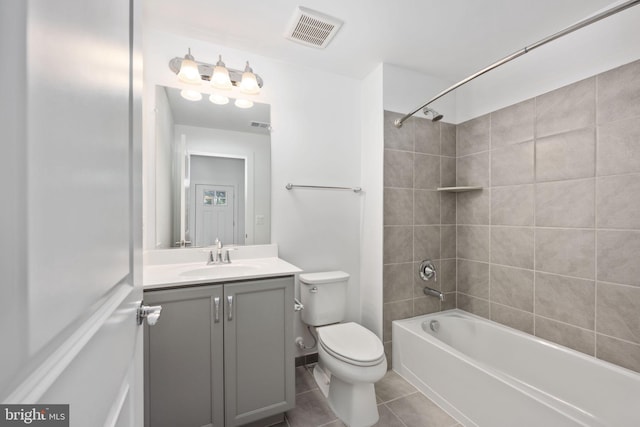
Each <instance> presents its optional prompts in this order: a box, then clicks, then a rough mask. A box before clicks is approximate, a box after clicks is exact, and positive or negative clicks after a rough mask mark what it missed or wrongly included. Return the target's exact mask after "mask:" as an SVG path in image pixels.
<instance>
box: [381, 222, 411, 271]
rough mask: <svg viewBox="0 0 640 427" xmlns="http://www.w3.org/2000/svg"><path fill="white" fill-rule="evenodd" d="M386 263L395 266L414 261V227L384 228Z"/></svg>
mask: <svg viewBox="0 0 640 427" xmlns="http://www.w3.org/2000/svg"><path fill="white" fill-rule="evenodd" d="M383 246H384V248H383V252H384V263H385V264H393V263H400V262H412V261H413V227H412V226H385V227H384V243H383Z"/></svg>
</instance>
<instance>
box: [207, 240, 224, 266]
mask: <svg viewBox="0 0 640 427" xmlns="http://www.w3.org/2000/svg"><path fill="white" fill-rule="evenodd" d="M215 245H216V253H215V254H214V253H213V251H209V257H208V258H207V265H213V264H222V262H223V261H222V242H221V241H220V240H219V239H216V241H215Z"/></svg>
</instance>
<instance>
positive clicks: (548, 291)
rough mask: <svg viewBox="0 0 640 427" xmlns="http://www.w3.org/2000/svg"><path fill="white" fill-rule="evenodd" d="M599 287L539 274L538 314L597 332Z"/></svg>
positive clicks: (537, 276)
mask: <svg viewBox="0 0 640 427" xmlns="http://www.w3.org/2000/svg"><path fill="white" fill-rule="evenodd" d="M595 303H596V285H595V282H594V281H593V280H583V279H574V278H571V277H566V276H556V275H555V274H547V273H536V286H535V307H536V314H538V315H540V316H544V317H548V318H551V319H555V320H559V321H561V322H565V323H570V324H572V325H575V326H579V327H581V328H585V329H594V328H595V326H594V322H595Z"/></svg>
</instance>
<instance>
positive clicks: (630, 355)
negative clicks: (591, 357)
mask: <svg viewBox="0 0 640 427" xmlns="http://www.w3.org/2000/svg"><path fill="white" fill-rule="evenodd" d="M596 343H597V346H596V351H597V356H598V358H599V359H602V360H606V361H608V362H611V363H615V364H616V365H620V366H623V367H625V368H627V369H631V370H633V371H636V372H640V345H637V344H632V343H629V342H626V341H620V340H617V339H615V338H610V337H607V336H604V335H600V334H598V335H597V341H596Z"/></svg>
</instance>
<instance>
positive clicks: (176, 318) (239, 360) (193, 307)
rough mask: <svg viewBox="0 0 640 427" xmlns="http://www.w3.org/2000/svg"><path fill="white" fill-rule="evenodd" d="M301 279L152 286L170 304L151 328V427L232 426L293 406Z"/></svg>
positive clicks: (151, 299)
mask: <svg viewBox="0 0 640 427" xmlns="http://www.w3.org/2000/svg"><path fill="white" fill-rule="evenodd" d="M293 283H294V282H293V276H288V277H278V278H269V279H260V280H251V281H244V282H231V283H224V284H211V285H194V286H189V287H181V288H175V289H162V290H149V291H145V294H144V301H145V304H149V305H162V314H161V316H160V319H159V320H158V323H157V324H156V325H154V326H148V325H147V326H145V351H144V356H145V369H144V371H145V426H146V427H165V426H166V427H175V426H184V427H202V426H207V427H208V426H213V427H218V426H219V427H223V426H225V427H232V426H240V425H244V424H247V423H251V422H253V421H256V420H260V419H263V418H266V417H269V416H272V415H277V414H280V413H283V412H285V411H287V410H289V409H291V408H293V407H294V405H295V401H294V399H295V378H294V375H295V371H294V369H295V368H294V353H293V351H294V346H293V302H294V300H293ZM252 425H253V424H252Z"/></svg>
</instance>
